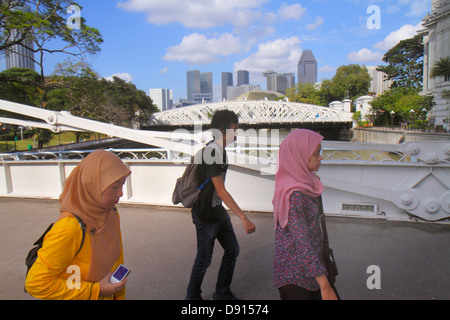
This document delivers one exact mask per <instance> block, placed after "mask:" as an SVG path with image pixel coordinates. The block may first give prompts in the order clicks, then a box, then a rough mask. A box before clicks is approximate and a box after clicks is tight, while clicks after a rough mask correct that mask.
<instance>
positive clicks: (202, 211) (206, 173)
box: [193, 142, 228, 223]
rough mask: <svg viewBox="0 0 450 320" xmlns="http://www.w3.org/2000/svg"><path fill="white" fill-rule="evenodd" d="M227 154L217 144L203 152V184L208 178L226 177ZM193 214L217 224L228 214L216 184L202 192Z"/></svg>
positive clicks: (214, 143) (200, 173)
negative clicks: (215, 186)
mask: <svg viewBox="0 0 450 320" xmlns="http://www.w3.org/2000/svg"><path fill="white" fill-rule="evenodd" d="M227 160H228V159H227V154H226V151H225V150H224V149H222V147H220V146H219V145H218V144H217V143H216V142H212V143H210V144H208V145H207V146H206V147H205V148H204V149H203V150H202V164H201V166H200V167H199V177H200V181H202V183H203V182H204V181H206V179H208V178H212V177H217V176H222V178H223V180H224V182H225V176H226V172H227V169H228V161H227ZM193 212H194V213H195V214H197V216H198V218H199V219H200V220H201V221H203V222H206V223H217V222H219V221H221V220H222V219H224V218H225V217H226V215H227V214H228V213H227V211H226V210H225V208H224V207H223V205H222V200H221V199H220V198H219V197H218V195H217V192H216V189H215V188H214V184H213V183H212V181H211V182H209V183H208V184H207V185H206V186H205V187H204V188H203V189H202V191H201V192H200V194H199V197H198V199H197V202H196V203H195V205H194V207H193Z"/></svg>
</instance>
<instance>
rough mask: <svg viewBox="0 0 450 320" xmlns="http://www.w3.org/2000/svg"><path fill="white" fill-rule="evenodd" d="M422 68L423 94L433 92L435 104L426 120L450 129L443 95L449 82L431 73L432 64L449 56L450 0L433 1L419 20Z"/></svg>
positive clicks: (446, 101)
mask: <svg viewBox="0 0 450 320" xmlns="http://www.w3.org/2000/svg"><path fill="white" fill-rule="evenodd" d="M422 21H423V24H422V26H423V27H424V30H423V44H424V57H423V58H424V59H423V60H424V61H423V64H424V67H423V92H422V94H423V95H434V97H435V103H436V105H435V106H434V107H433V109H432V110H431V111H430V112H429V114H428V119H429V120H431V122H434V124H435V126H438V125H439V126H443V127H444V128H446V129H447V131H449V130H450V123H449V122H450V119H449V118H450V114H449V113H450V110H449V109H450V107H449V101H448V99H446V98H444V97H443V93H444V91H446V90H450V81H445V80H444V78H443V77H436V78H431V77H430V72H431V69H432V68H433V66H434V64H435V63H436V62H437V61H439V60H440V59H441V58H446V57H448V56H450V0H432V1H431V13H428V14H427V16H426V17H425V18H423V19H422Z"/></svg>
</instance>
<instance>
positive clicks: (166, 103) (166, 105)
mask: <svg viewBox="0 0 450 320" xmlns="http://www.w3.org/2000/svg"><path fill="white" fill-rule="evenodd" d="M149 95H150V98H152V100H153V103H154V104H156V106H157V107H158V108H159V110H161V111H166V110H170V109H172V108H173V91H172V90H170V89H150V90H149Z"/></svg>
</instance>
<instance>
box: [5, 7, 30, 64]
mask: <svg viewBox="0 0 450 320" xmlns="http://www.w3.org/2000/svg"><path fill="white" fill-rule="evenodd" d="M12 10H20V11H24V12H31V7H30V6H29V5H24V6H17V7H15V8H14V9H12ZM19 36H20V34H19V32H18V31H16V30H12V31H11V33H10V35H9V39H8V40H10V41H11V40H14V39H16V38H18V37H19ZM28 48H33V41H31V40H30V39H29V38H25V40H24V41H23V43H22V44H15V45H13V46H11V47H9V48H7V49H6V50H5V52H6V68H7V69H11V68H28V69H31V70H34V61H33V58H34V53H33V51H31V50H30V49H28Z"/></svg>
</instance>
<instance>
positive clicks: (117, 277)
mask: <svg viewBox="0 0 450 320" xmlns="http://www.w3.org/2000/svg"><path fill="white" fill-rule="evenodd" d="M130 272H131V271H130V269H128V268H127V267H125V266H124V265H123V264H121V265H120V266H118V267H117V269H116V270H115V271H114V272H113V274H112V276H111V279H110V281H111V283H119V282H122V281H123V280H124V279H125V278H126V277H127V276H128V275H129V274H130Z"/></svg>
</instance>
